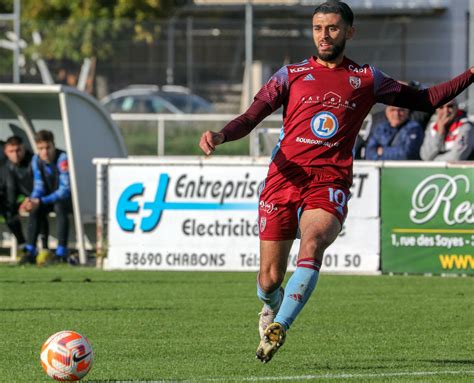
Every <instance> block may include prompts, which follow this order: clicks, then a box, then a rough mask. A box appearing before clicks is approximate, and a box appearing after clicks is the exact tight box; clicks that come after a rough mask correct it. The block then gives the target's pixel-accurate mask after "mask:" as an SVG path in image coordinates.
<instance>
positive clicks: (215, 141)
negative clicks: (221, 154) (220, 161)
mask: <svg viewBox="0 0 474 383" xmlns="http://www.w3.org/2000/svg"><path fill="white" fill-rule="evenodd" d="M224 141H225V136H224V133H221V132H212V131H210V130H207V131H205V132H204V133H203V134H202V136H201V140H200V141H199V147H200V148H201V150H202V151H203V152H204V153H205V154H206V155H208V156H210V155H211V154H212V153H213V152H214V150H216V146H217V145H220V144H222V143H224Z"/></svg>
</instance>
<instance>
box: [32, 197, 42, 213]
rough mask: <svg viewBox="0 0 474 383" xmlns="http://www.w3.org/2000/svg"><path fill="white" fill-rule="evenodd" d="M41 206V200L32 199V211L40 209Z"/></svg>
mask: <svg viewBox="0 0 474 383" xmlns="http://www.w3.org/2000/svg"><path fill="white" fill-rule="evenodd" d="M39 205H40V200H39V198H30V207H31V210H30V211H32V210H36V209H38V207H39Z"/></svg>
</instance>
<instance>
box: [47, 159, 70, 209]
mask: <svg viewBox="0 0 474 383" xmlns="http://www.w3.org/2000/svg"><path fill="white" fill-rule="evenodd" d="M56 166H57V169H58V174H59V186H58V188H57V189H56V190H55V191H54V192H52V193H51V194H48V195H47V196H44V197H41V202H42V203H44V204H52V203H55V202H57V201H59V200H64V199H67V198H69V197H70V195H71V184H70V181H69V167H68V162H67V155H66V153H61V155H60V156H59V158H58V161H57V163H56Z"/></svg>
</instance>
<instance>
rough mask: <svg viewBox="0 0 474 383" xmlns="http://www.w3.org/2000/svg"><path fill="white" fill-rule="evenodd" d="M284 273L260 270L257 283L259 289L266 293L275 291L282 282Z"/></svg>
mask: <svg viewBox="0 0 474 383" xmlns="http://www.w3.org/2000/svg"><path fill="white" fill-rule="evenodd" d="M283 278H284V275H282V274H281V273H280V272H278V271H275V270H274V271H268V272H262V271H261V272H260V274H259V281H258V283H259V285H260V287H261V289H262V290H263V291H265V292H267V293H270V292H272V291H275V290H276V289H277V288H279V287H280V286H281V284H282V283H283Z"/></svg>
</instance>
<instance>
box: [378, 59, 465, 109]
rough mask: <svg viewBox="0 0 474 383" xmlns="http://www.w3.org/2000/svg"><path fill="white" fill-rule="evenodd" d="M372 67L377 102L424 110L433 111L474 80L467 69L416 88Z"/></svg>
mask: <svg viewBox="0 0 474 383" xmlns="http://www.w3.org/2000/svg"><path fill="white" fill-rule="evenodd" d="M370 69H371V71H372V74H373V77H374V96H375V101H376V102H381V103H383V104H387V105H394V106H398V107H402V108H408V109H410V110H421V111H424V112H433V111H434V110H435V109H436V108H438V107H440V106H441V105H444V104H446V103H447V102H448V101H450V100H452V99H453V98H455V97H456V96H457V95H458V94H460V93H461V92H462V91H463V90H465V89H466V88H467V87H468V86H469V85H470V84H472V82H473V81H474V74H472V73H471V71H470V70H467V71H465V72H463V73H461V74H460V75H459V76H457V77H454V78H453V79H451V80H449V81H446V82H443V83H441V84H438V85H434V86H432V87H429V88H426V89H416V88H412V87H410V86H408V85H404V84H401V83H399V82H398V81H396V80H394V79H393V78H391V77H389V76H387V75H386V74H385V73H383V72H382V71H380V70H378V69H377V68H375V67H373V66H370Z"/></svg>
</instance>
